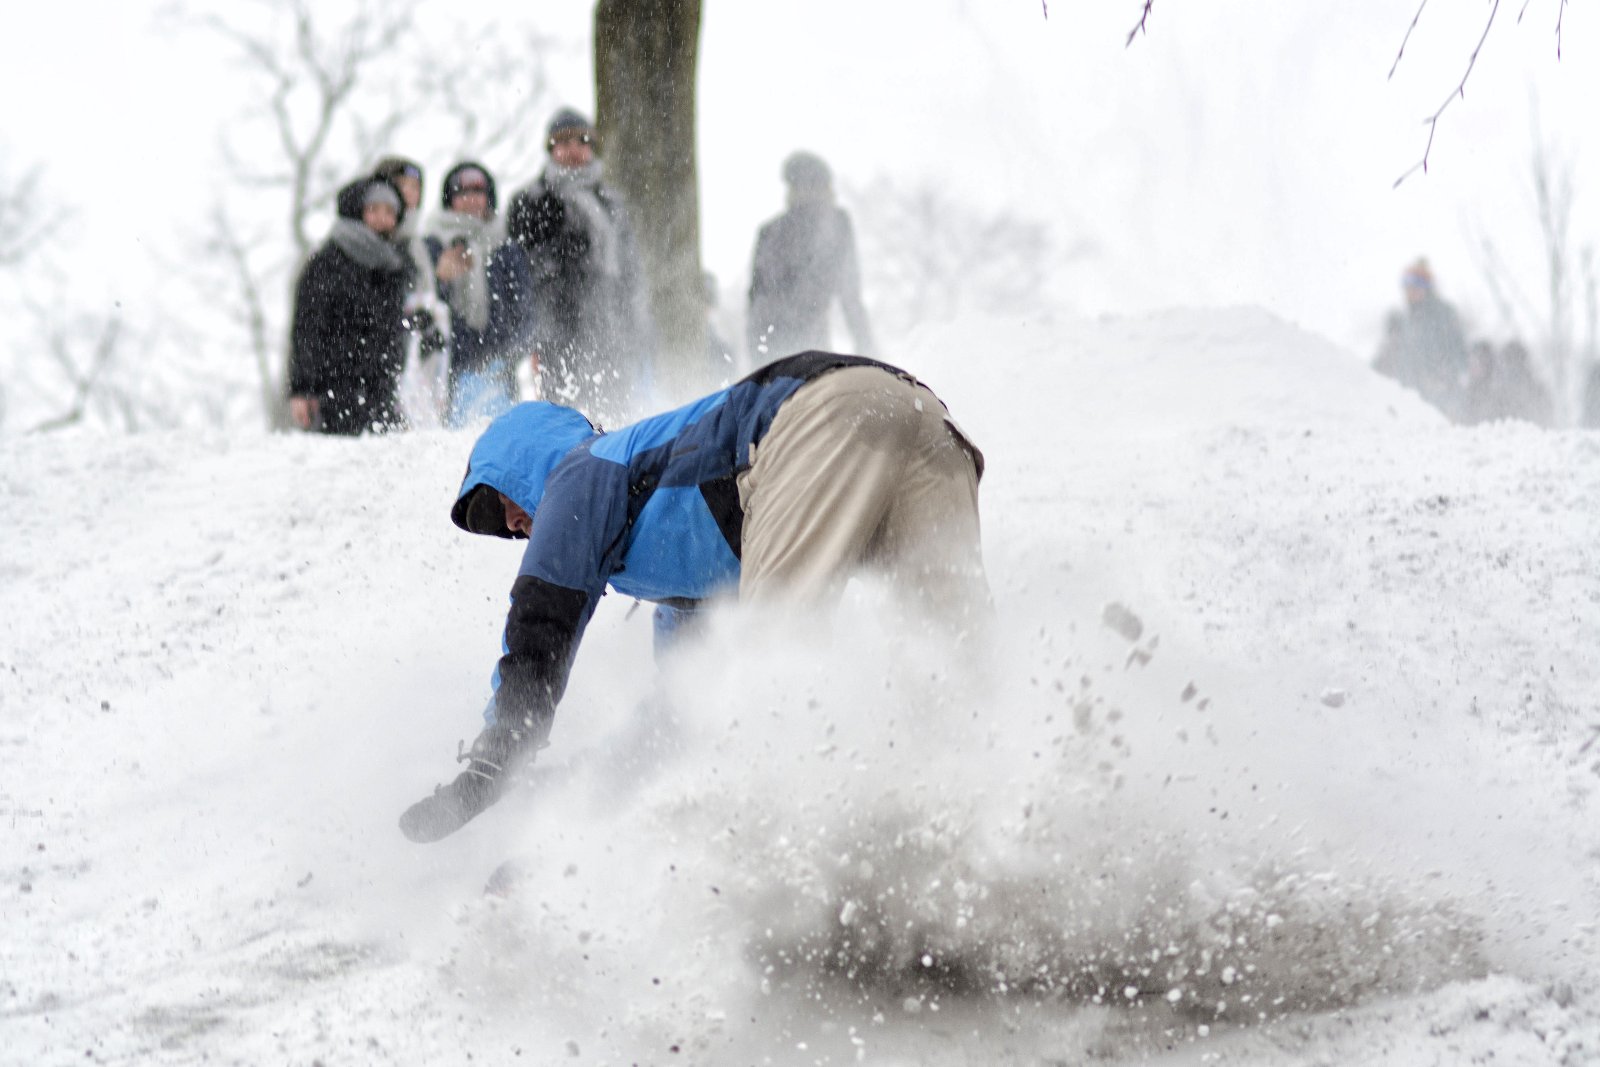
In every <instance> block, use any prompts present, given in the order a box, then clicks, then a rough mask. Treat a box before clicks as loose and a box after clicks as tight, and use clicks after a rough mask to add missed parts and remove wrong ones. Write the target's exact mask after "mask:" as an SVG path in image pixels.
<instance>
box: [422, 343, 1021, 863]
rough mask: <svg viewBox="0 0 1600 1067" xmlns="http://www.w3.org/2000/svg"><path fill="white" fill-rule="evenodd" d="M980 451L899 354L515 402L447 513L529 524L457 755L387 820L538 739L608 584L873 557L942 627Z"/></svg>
mask: <svg viewBox="0 0 1600 1067" xmlns="http://www.w3.org/2000/svg"><path fill="white" fill-rule="evenodd" d="M982 474H983V457H982V455H981V454H980V453H979V451H978V449H977V448H976V447H974V446H973V444H972V442H971V441H970V440H968V438H967V437H966V435H965V434H963V433H962V432H961V429H960V428H959V427H958V426H957V425H956V424H955V421H954V419H953V418H952V417H951V415H950V413H949V412H948V411H947V410H946V409H945V406H944V404H943V403H942V402H941V401H940V400H939V398H938V397H937V396H936V395H934V393H933V392H932V391H931V390H930V389H928V387H927V386H925V385H923V384H922V383H921V382H919V381H917V380H916V379H915V378H913V377H912V376H911V375H909V374H907V373H906V372H905V371H903V370H900V369H898V368H896V367H891V366H888V365H887V364H883V363H879V362H876V361H874V360H871V359H866V358H864V357H861V356H851V355H839V354H836V353H831V352H804V353H801V354H799V355H795V356H791V357H789V358H787V359H781V360H778V361H776V362H774V363H771V364H768V365H767V366H765V367H762V368H761V369H759V370H757V371H755V372H754V373H752V374H750V375H748V376H746V377H745V378H743V379H741V380H739V381H737V382H735V383H733V384H732V385H729V386H727V387H725V388H723V389H719V390H718V391H716V392H714V393H712V394H710V395H709V396H706V397H702V398H701V399H699V400H696V401H693V402H692V403H689V404H685V405H684V406H682V407H680V408H677V409H676V410H673V411H668V412H665V413H663V414H660V415H654V416H651V417H649V418H646V419H642V420H640V421H639V422H636V423H634V424H633V425H631V426H626V427H623V428H622V429H620V430H616V431H613V432H609V433H607V432H603V431H600V430H598V429H596V428H595V427H594V426H593V425H592V424H591V423H590V422H589V420H588V419H586V418H584V416H583V415H582V414H581V413H579V412H577V411H574V410H573V409H572V408H569V407H563V406H562V405H559V404H551V403H548V402H544V401H536V402H532V403H526V404H518V405H517V406H516V407H514V408H512V409H511V410H510V411H508V412H506V413H505V414H504V415H502V416H500V418H498V419H496V420H495V421H494V422H492V423H490V424H489V427H488V429H486V430H485V431H484V432H483V434H482V436H481V437H479V438H478V441H477V443H476V444H475V445H473V448H472V455H471V457H470V458H469V460H468V463H467V473H466V477H465V478H464V479H463V480H462V483H461V488H460V490H459V492H458V493H457V496H456V500H455V503H454V505H453V506H452V507H451V510H450V518H451V520H452V521H453V522H455V524H456V525H457V526H459V527H461V528H462V529H463V530H466V531H468V532H470V533H475V534H483V535H486V536H494V537H506V538H522V539H526V541H527V548H526V550H525V551H524V552H523V556H522V565H521V568H520V569H519V571H518V574H517V578H516V580H515V581H514V582H513V583H512V586H511V609H510V612H509V613H508V615H507V616H506V628H505V634H504V639H503V641H502V644H501V649H502V651H503V653H504V654H503V655H502V656H501V657H500V659H499V661H498V664H497V667H496V669H495V671H494V676H493V686H494V696H493V698H492V700H491V701H490V705H489V708H488V709H487V710H486V711H485V713H484V718H485V727H484V729H483V731H482V733H480V734H479V735H478V738H477V739H476V741H474V743H473V745H472V748H471V750H470V751H469V752H468V753H465V754H463V755H462V756H461V758H462V759H463V760H465V761H467V764H468V765H467V768H466V770H464V771H462V772H461V773H460V774H459V775H458V776H457V777H456V778H455V780H454V781H452V782H451V783H449V784H447V785H444V786H441V787H440V788H439V789H437V790H436V791H435V792H434V793H433V794H432V795H430V796H428V797H425V798H424V799H422V800H420V801H418V802H417V803H416V804H413V805H412V806H411V807H409V808H408V809H406V811H405V813H404V814H403V815H402V816H401V820H400V828H401V831H402V832H403V833H404V834H405V835H406V836H407V837H408V838H410V839H411V840H413V841H418V842H431V841H438V840H440V839H441V838H443V837H446V836H448V835H449V834H452V833H454V832H456V831H457V830H459V829H460V828H461V827H462V826H464V825H466V823H467V822H468V821H469V820H471V819H473V818H474V817H476V816H477V815H478V814H479V813H481V812H482V811H484V810H485V809H486V808H487V807H488V806H489V805H491V804H493V803H494V802H495V801H496V800H498V799H499V798H500V796H501V794H502V792H503V791H504V789H505V787H506V785H507V783H508V781H510V780H512V777H513V776H514V775H515V774H516V773H517V771H518V770H519V769H520V768H521V767H523V766H526V765H527V763H528V761H530V760H531V759H532V758H533V755H534V753H535V752H537V751H538V750H539V749H540V748H543V747H544V746H545V744H546V743H547V742H548V739H549V736H550V731H551V727H552V724H553V722H554V719H555V714H556V705H557V704H558V703H559V702H560V700H561V696H562V693H563V692H564V691H565V689H566V684H567V678H568V674H569V672H570V671H571V669H572V663H573V660H574V657H575V656H576V655H577V652H578V646H579V644H580V643H581V641H582V640H583V634H584V630H585V629H586V627H587V626H588V624H589V620H590V618H591V617H592V615H593V613H594V610H595V607H596V605H598V603H599V601H600V597H601V596H602V595H603V594H604V593H605V591H606V589H607V587H610V588H611V589H614V590H615V591H616V592H618V593H620V594H622V595H624V596H630V597H638V598H639V599H641V600H649V601H653V602H655V603H657V604H667V605H671V606H673V607H675V608H678V609H682V610H694V609H696V608H697V607H698V606H699V605H700V604H701V603H703V602H705V601H706V600H708V599H713V598H718V597H727V596H732V595H737V597H738V599H739V600H740V601H741V602H747V603H752V604H759V605H763V606H765V607H767V608H769V609H777V610H783V609H785V608H793V607H802V608H804V607H815V606H821V605H824V604H826V603H828V602H829V601H831V600H833V599H834V598H836V597H837V596H838V595H839V593H840V591H841V589H842V587H843V586H844V584H845V582H846V581H847V580H848V579H849V578H850V577H851V575H853V574H854V573H856V572H858V571H860V570H862V569H867V568H871V569H873V570H875V571H877V572H879V573H882V574H883V575H884V576H886V577H887V578H888V579H889V580H890V581H892V582H894V583H896V586H897V588H898V589H899V590H900V591H901V592H902V593H903V594H904V595H905V596H906V597H908V598H910V599H911V600H912V602H913V603H914V604H915V605H916V606H918V607H919V608H921V609H923V610H924V611H925V612H926V615H925V618H926V619H927V621H930V622H934V623H936V624H937V625H941V626H946V627H948V632H949V633H950V634H951V635H952V636H953V637H954V636H956V635H961V636H960V637H958V638H957V639H958V640H960V639H971V638H972V637H974V636H975V635H976V634H978V633H979V632H981V631H982V630H983V629H985V628H986V620H987V618H988V616H989V612H990V611H991V607H990V596H989V587H988V582H987V579H986V578H985V576H984V568H983V551H982V544H981V537H980V533H979V518H978V482H979V479H980V477H981V476H982Z"/></svg>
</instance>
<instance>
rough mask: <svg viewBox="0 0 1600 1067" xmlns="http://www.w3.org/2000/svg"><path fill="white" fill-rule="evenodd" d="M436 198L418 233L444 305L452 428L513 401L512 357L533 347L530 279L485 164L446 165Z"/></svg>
mask: <svg viewBox="0 0 1600 1067" xmlns="http://www.w3.org/2000/svg"><path fill="white" fill-rule="evenodd" d="M442 199H443V201H444V211H443V212H441V213H440V214H439V215H437V216H435V217H434V218H433V219H431V220H430V221H429V225H428V229H427V235H426V236H425V237H424V239H423V240H424V242H425V243H426V245H427V249H428V255H429V258H430V261H431V268H430V270H431V273H432V275H433V276H434V278H435V279H436V281H437V285H438V292H439V297H440V298H441V299H442V300H443V301H444V302H445V303H446V305H447V306H448V307H449V309H450V374H449V398H448V401H447V404H446V413H445V424H446V425H448V426H452V427H458V426H461V425H463V424H464V423H466V422H467V421H469V420H471V419H474V418H493V417H494V416H496V415H499V414H500V413H501V412H503V411H505V410H506V409H507V408H509V407H511V405H513V404H515V403H516V402H517V361H518V360H519V359H520V358H523V357H525V356H528V355H529V354H530V353H531V351H532V342H531V338H530V337H529V327H530V326H531V324H532V316H531V314H530V310H531V307H532V301H533V279H532V276H531V275H530V274H529V272H528V257H527V256H526V255H524V254H523V251H522V248H521V246H519V245H518V244H517V243H516V242H515V241H510V240H507V239H506V236H505V231H504V230H503V229H502V228H501V227H500V226H499V225H498V219H497V216H496V211H497V209H498V207H499V198H498V196H497V195H496V193H495V184H494V176H493V175H491V174H490V173H489V171H488V170H487V169H486V168H485V167H484V166H483V164H481V163H475V162H470V161H469V162H465V163H458V164H456V165H455V166H454V167H452V168H451V169H450V171H449V173H447V174H446V175H445V176H444V191H443V194H442Z"/></svg>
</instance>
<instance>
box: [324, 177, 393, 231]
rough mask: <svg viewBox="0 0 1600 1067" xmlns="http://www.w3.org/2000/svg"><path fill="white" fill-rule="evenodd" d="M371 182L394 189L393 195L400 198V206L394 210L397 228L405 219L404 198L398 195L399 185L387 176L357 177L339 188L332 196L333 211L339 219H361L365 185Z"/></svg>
mask: <svg viewBox="0 0 1600 1067" xmlns="http://www.w3.org/2000/svg"><path fill="white" fill-rule="evenodd" d="M373 182H382V183H383V184H385V185H387V186H388V187H389V188H390V189H392V190H394V195H395V196H397V197H399V198H400V208H399V210H397V211H396V212H395V227H396V228H398V227H399V226H400V225H401V224H402V223H403V222H405V221H406V200H405V197H403V196H400V187H399V186H398V185H396V184H395V183H394V182H392V181H390V180H389V179H387V178H374V177H367V178H357V179H356V180H355V181H353V182H351V183H350V184H348V185H346V186H344V187H343V188H342V189H340V190H339V194H338V195H337V196H335V197H334V198H333V203H334V209H335V213H336V214H337V215H338V216H339V217H340V218H341V219H355V220H356V221H357V222H360V221H361V209H362V207H363V206H364V204H365V202H366V199H367V186H369V185H371V184H372V183H373Z"/></svg>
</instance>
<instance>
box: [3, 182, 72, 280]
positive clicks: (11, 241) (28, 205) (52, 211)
mask: <svg viewBox="0 0 1600 1067" xmlns="http://www.w3.org/2000/svg"><path fill="white" fill-rule="evenodd" d="M42 174H43V169H42V168H41V167H33V168H32V169H30V170H28V171H27V173H25V174H23V175H22V176H21V177H20V178H17V179H16V180H15V181H13V180H12V179H11V178H10V177H9V176H7V175H0V267H14V266H17V265H18V264H20V263H22V262H23V261H24V260H26V259H27V258H28V257H29V256H31V255H32V254H33V253H34V252H35V251H36V250H37V249H38V247H39V245H40V244H42V243H43V242H44V241H46V240H47V239H49V237H50V235H51V234H53V233H55V232H56V230H57V229H59V228H60V226H61V224H62V223H63V222H65V221H66V220H67V219H68V218H69V217H70V216H69V214H68V212H66V211H65V210H63V209H61V208H59V207H55V206H53V205H51V204H48V203H46V202H44V200H43V198H42V195H41V194H40V192H39V179H40V177H41V176H42Z"/></svg>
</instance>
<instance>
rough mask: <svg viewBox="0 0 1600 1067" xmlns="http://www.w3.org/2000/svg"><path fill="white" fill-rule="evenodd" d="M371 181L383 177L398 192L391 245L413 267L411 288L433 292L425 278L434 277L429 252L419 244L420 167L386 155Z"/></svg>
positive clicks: (401, 157) (420, 219)
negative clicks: (399, 206) (397, 215)
mask: <svg viewBox="0 0 1600 1067" xmlns="http://www.w3.org/2000/svg"><path fill="white" fill-rule="evenodd" d="M372 176H373V177H374V178H382V179H383V180H384V181H386V182H388V183H389V184H390V185H393V186H394V187H395V188H396V189H398V190H399V191H400V203H401V204H402V205H403V213H402V215H401V219H400V225H398V226H396V227H395V230H394V243H395V244H397V245H399V246H401V247H402V248H403V249H405V252H406V254H407V255H409V256H410V257H411V259H412V262H414V263H415V264H416V267H417V269H416V275H415V279H414V281H415V284H414V288H415V289H416V290H419V291H423V292H426V291H428V290H430V289H432V286H431V285H430V284H429V282H428V279H429V278H431V277H432V276H433V264H432V263H430V262H429V261H428V250H427V249H426V248H425V247H424V246H423V244H422V237H421V236H420V234H421V224H422V212H421V211H420V210H419V209H420V208H421V206H422V165H421V164H419V163H417V162H415V161H413V160H410V159H407V158H406V157H405V156H385V157H384V158H382V159H380V160H378V165H377V166H376V167H374V168H373V169H372Z"/></svg>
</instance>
